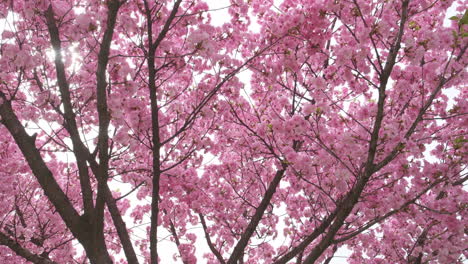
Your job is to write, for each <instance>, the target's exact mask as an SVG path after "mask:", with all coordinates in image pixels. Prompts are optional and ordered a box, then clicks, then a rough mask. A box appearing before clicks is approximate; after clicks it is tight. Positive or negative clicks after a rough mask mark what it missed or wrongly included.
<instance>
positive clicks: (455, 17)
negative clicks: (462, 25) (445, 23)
mask: <svg viewBox="0 0 468 264" xmlns="http://www.w3.org/2000/svg"><path fill="white" fill-rule="evenodd" d="M449 19H450V20H456V21H458V20H460V18H459V17H457V16H453V17H450V18H449Z"/></svg>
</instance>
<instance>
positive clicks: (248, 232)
mask: <svg viewBox="0 0 468 264" xmlns="http://www.w3.org/2000/svg"><path fill="white" fill-rule="evenodd" d="M286 168H287V165H286V164H284V163H283V168H282V169H281V170H278V171H277V172H276V175H275V177H274V178H273V180H272V181H271V183H270V185H269V186H268V189H267V190H266V192H265V194H264V195H263V198H262V201H261V202H260V205H259V206H258V207H257V209H256V210H255V214H254V215H253V217H252V219H251V220H250V222H249V225H248V226H247V228H246V229H245V231H244V232H243V233H242V236H241V238H240V239H239V241H238V242H237V244H236V246H235V247H234V250H233V251H232V254H231V256H230V257H229V260H228V261H227V263H228V264H236V263H237V262H238V261H239V259H240V258H241V257H242V256H243V254H244V249H245V247H246V246H247V244H248V243H249V240H250V237H252V234H253V233H254V232H255V229H256V228H257V226H258V224H259V223H260V220H262V217H263V214H264V213H265V210H266V209H267V207H268V205H269V204H270V201H271V198H272V197H273V194H274V193H275V192H276V188H277V187H278V185H279V183H280V181H281V179H282V178H283V176H284V173H285V171H286Z"/></svg>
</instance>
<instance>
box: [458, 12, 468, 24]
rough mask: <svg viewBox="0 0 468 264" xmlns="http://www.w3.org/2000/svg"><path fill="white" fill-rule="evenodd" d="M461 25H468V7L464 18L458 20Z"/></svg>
mask: <svg viewBox="0 0 468 264" xmlns="http://www.w3.org/2000/svg"><path fill="white" fill-rule="evenodd" d="M458 23H459V24H460V25H468V9H467V10H465V14H464V15H463V17H462V19H460V22H458Z"/></svg>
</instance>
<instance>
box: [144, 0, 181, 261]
mask: <svg viewBox="0 0 468 264" xmlns="http://www.w3.org/2000/svg"><path fill="white" fill-rule="evenodd" d="M181 2H182V0H177V1H176V2H175V3H174V6H173V8H172V11H171V13H170V15H169V17H168V19H167V20H166V22H165V23H164V26H163V29H162V30H161V32H160V33H159V34H158V37H157V38H156V40H155V41H153V22H152V21H153V18H152V15H151V10H150V7H149V5H148V2H147V1H144V5H145V15H146V22H147V24H146V25H147V33H148V42H149V47H148V50H147V55H148V58H147V59H148V84H149V85H148V86H149V93H150V101H151V126H152V146H151V147H152V153H153V164H152V168H153V176H152V184H153V186H152V200H151V225H150V255H151V260H150V262H151V263H152V264H156V263H158V249H157V243H158V215H159V182H160V177H161V166H160V156H161V155H160V148H161V142H160V138H159V117H158V114H159V107H158V101H157V91H156V90H157V87H156V74H157V72H156V66H155V61H154V59H155V53H156V49H157V48H158V46H159V44H160V43H161V41H162V40H163V39H164V38H165V37H166V34H167V32H168V31H169V28H170V26H171V24H172V22H173V20H174V18H175V17H176V14H177V11H178V10H179V6H180V4H181Z"/></svg>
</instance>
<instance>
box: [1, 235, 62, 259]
mask: <svg viewBox="0 0 468 264" xmlns="http://www.w3.org/2000/svg"><path fill="white" fill-rule="evenodd" d="M0 245H3V246H7V247H8V248H10V249H11V250H12V251H14V252H15V253H16V254H17V255H18V256H20V257H22V258H24V259H25V260H27V261H30V262H32V263H35V264H57V262H55V261H52V260H50V259H49V258H46V257H43V256H40V255H36V254H34V253H32V252H31V251H29V250H28V249H26V248H24V247H22V246H21V245H20V244H19V243H17V242H16V241H15V240H13V239H11V238H10V237H8V236H7V235H5V234H3V233H1V232H0Z"/></svg>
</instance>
